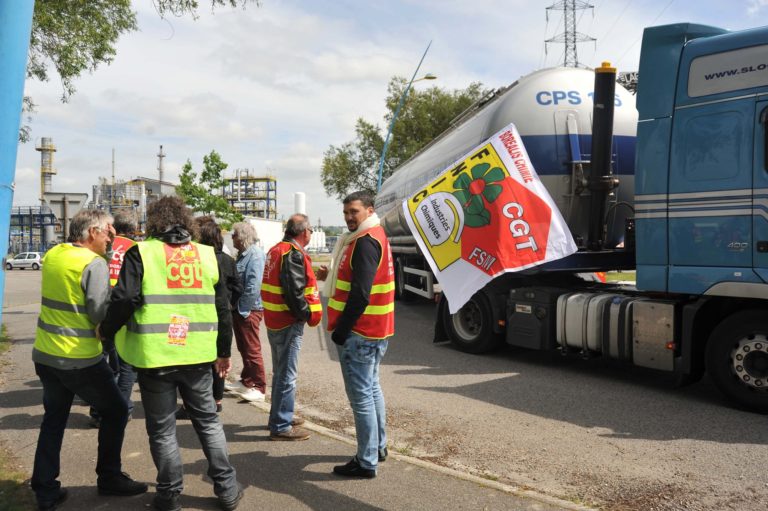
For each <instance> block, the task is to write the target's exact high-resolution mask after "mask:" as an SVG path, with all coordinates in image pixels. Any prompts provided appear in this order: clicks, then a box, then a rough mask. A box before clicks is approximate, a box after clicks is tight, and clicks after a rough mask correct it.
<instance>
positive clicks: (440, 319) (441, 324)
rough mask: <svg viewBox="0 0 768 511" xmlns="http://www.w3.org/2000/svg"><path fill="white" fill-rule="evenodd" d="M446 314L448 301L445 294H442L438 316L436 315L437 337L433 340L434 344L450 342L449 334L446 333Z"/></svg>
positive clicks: (438, 306)
mask: <svg viewBox="0 0 768 511" xmlns="http://www.w3.org/2000/svg"><path fill="white" fill-rule="evenodd" d="M445 314H448V301H447V300H446V298H445V295H444V294H442V293H441V294H440V302H439V303H438V305H437V314H436V315H435V336H434V337H433V338H432V342H433V343H438V342H448V341H450V339H449V338H448V332H446V331H445V321H444V319H445V317H444V316H445Z"/></svg>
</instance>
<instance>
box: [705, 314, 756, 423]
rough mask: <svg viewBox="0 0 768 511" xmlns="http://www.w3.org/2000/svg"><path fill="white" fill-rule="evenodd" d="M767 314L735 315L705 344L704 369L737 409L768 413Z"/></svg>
mask: <svg viewBox="0 0 768 511" xmlns="http://www.w3.org/2000/svg"><path fill="white" fill-rule="evenodd" d="M766 318H768V311H764V310H747V311H742V312H737V313H736V314H733V315H731V316H729V317H727V318H726V319H725V320H723V321H722V322H721V323H720V324H719V325H718V326H717V327H716V328H715V329H714V330H713V331H712V334H711V335H710V336H709V340H708V341H707V352H706V366H707V371H708V372H709V375H710V377H711V378H712V380H713V381H714V382H715V385H717V388H718V389H719V390H720V392H722V393H723V394H725V396H726V397H727V398H728V399H730V400H731V401H732V402H733V403H735V404H737V405H738V406H740V407H743V408H746V409H749V410H752V411H756V412H760V413H767V412H768V321H767V320H766Z"/></svg>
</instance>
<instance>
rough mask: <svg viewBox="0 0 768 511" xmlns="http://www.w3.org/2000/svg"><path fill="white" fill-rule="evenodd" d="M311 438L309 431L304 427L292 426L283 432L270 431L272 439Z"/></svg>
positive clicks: (288, 440) (296, 439)
mask: <svg viewBox="0 0 768 511" xmlns="http://www.w3.org/2000/svg"><path fill="white" fill-rule="evenodd" d="M308 438H309V431H307V430H306V429H302V428H291V429H289V430H287V431H283V432H282V433H270V434H269V439H270V440H282V441H284V442H298V441H300V440H307V439H308Z"/></svg>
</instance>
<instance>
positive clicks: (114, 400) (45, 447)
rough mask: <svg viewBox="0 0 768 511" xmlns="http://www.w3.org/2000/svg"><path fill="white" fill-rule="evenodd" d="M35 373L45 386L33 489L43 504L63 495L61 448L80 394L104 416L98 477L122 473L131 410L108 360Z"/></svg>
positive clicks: (38, 369)
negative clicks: (122, 451)
mask: <svg viewBox="0 0 768 511" xmlns="http://www.w3.org/2000/svg"><path fill="white" fill-rule="evenodd" d="M35 372H36V373H37V375H38V376H39V377H40V381H41V382H42V384H43V408H44V409H45V414H44V415H43V422H42V424H40V435H39V436H38V439H37V450H36V451H35V465H34V469H33V470H32V490H34V492H35V495H36V497H37V501H38V502H39V503H41V504H45V503H50V502H52V501H54V500H56V498H58V496H59V488H60V487H61V483H60V482H59V481H57V480H56V479H57V478H58V477H59V469H60V462H61V444H62V441H63V440H64V430H65V429H66V427H67V419H68V418H69V411H70V409H71V408H72V400H73V399H74V397H75V394H77V395H79V396H80V397H81V398H82V399H83V400H85V401H86V402H88V403H90V404H91V405H93V406H94V407H95V408H96V410H98V412H99V414H100V415H101V418H102V419H101V428H99V447H98V458H97V459H98V461H97V462H96V474H98V476H99V478H109V477H112V476H115V475H119V474H120V472H121V469H122V468H121V460H120V451H121V450H122V448H123V436H124V434H125V424H126V423H127V422H128V406H127V405H126V403H125V400H124V399H123V398H122V396H121V395H120V391H119V390H118V388H117V385H116V384H115V379H114V375H113V374H112V369H110V367H109V365H107V362H106V360H101V361H99V363H98V364H95V365H92V366H90V367H86V368H84V369H67V370H64V369H56V368H54V367H50V366H46V365H43V364H37V363H36V364H35Z"/></svg>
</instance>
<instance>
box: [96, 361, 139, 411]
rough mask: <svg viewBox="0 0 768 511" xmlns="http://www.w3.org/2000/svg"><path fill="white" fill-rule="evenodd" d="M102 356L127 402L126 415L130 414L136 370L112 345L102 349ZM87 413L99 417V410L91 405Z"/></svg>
mask: <svg viewBox="0 0 768 511" xmlns="http://www.w3.org/2000/svg"><path fill="white" fill-rule="evenodd" d="M104 357H105V358H106V359H107V363H108V364H109V367H111V368H112V372H113V373H114V375H115V380H116V381H117V388H118V389H120V393H121V394H122V395H123V398H124V399H125V401H126V402H127V403H128V415H131V414H132V413H133V399H131V394H132V393H133V384H134V383H136V370H135V369H134V368H133V366H132V365H131V364H129V363H128V362H126V361H125V360H123V359H122V358H120V355H118V354H117V350H116V349H115V347H114V346H112V347H111V348H109V349H105V350H104ZM89 414H90V416H91V417H95V418H99V412H97V411H96V408H94V407H93V406H92V407H91V410H90V412H89Z"/></svg>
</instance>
